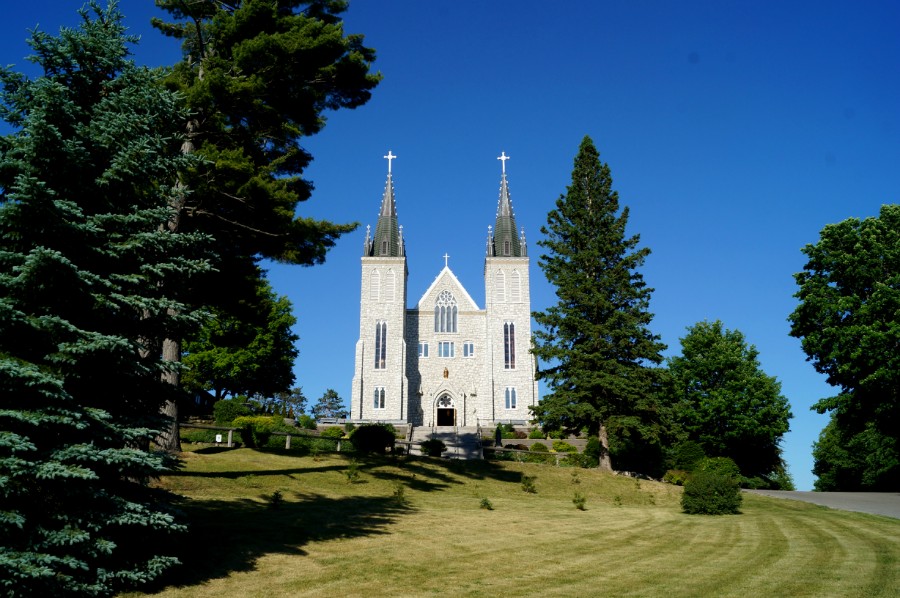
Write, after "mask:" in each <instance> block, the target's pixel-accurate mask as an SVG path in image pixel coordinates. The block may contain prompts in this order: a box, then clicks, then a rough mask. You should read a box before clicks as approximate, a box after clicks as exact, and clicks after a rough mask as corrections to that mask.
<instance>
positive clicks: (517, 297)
mask: <svg viewBox="0 0 900 598" xmlns="http://www.w3.org/2000/svg"><path fill="white" fill-rule="evenodd" d="M521 301H522V275H521V274H519V271H518V270H513V272H512V276H510V277H509V302H510V303H520V302H521Z"/></svg>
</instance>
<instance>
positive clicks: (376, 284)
mask: <svg viewBox="0 0 900 598" xmlns="http://www.w3.org/2000/svg"><path fill="white" fill-rule="evenodd" d="M369 299H370V300H371V301H381V272H379V271H378V270H372V276H371V277H370V278H369Z"/></svg>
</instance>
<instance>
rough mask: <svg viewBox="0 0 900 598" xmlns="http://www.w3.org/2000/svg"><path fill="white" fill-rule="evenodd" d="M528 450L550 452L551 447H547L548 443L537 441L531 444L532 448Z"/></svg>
mask: <svg viewBox="0 0 900 598" xmlns="http://www.w3.org/2000/svg"><path fill="white" fill-rule="evenodd" d="M528 450H530V451H533V452H535V453H549V452H550V449H548V448H547V445H546V444H544V443H542V442H535V443H534V444H532V445H531V448H530V449H528Z"/></svg>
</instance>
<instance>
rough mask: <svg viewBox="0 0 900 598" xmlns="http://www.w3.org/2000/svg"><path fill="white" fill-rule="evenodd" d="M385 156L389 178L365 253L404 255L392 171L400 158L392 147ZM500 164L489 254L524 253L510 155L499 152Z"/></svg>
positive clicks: (367, 234) (375, 255)
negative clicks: (511, 184)
mask: <svg viewBox="0 0 900 598" xmlns="http://www.w3.org/2000/svg"><path fill="white" fill-rule="evenodd" d="M384 158H385V159H386V160H387V161H388V174H387V181H386V182H385V185H384V195H383V196H382V198H381V210H380V211H379V213H378V223H377V224H376V225H375V235H374V237H373V236H372V235H371V228H370V227H367V228H366V240H365V244H364V247H363V256H365V257H401V256H403V255H405V254H406V250H405V246H404V243H403V227H402V226H400V225H399V223H398V221H397V202H396V199H395V198H394V181H393V177H392V174H391V166H392V162H393V160H395V159H396V158H397V156H395V155H394V154H393V153H392V152H391V151H390V150H388V153H387V155H386V156H384ZM497 159H498V160H500V164H501V173H502V174H501V177H500V198H499V199H498V201H497V219H496V223H495V224H496V226H495V227H493V228H492V227H490V226H489V227H488V240H487V256H488V257H524V256H525V255H527V254H526V250H525V231H524V230H523V231H522V233H521V236H519V235H518V234H517V233H516V218H515V215H514V214H513V209H512V200H511V199H510V196H509V184H508V183H507V181H506V161H507V160H509V156H507V155H506V152H500V156H499V157H498V158H497Z"/></svg>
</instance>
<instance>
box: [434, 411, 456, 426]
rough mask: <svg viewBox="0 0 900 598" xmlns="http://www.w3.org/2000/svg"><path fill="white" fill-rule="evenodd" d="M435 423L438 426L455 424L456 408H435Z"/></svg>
mask: <svg viewBox="0 0 900 598" xmlns="http://www.w3.org/2000/svg"><path fill="white" fill-rule="evenodd" d="M437 425H439V426H455V425H456V409H445V408H443V407H439V408H438V410H437Z"/></svg>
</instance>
